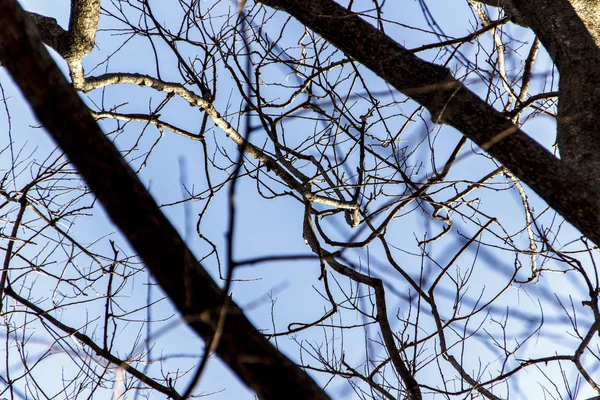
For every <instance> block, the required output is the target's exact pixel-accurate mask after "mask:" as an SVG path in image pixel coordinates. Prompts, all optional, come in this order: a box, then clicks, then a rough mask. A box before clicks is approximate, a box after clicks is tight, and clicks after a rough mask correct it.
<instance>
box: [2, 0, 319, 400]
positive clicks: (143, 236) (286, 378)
mask: <svg viewBox="0 0 600 400" xmlns="http://www.w3.org/2000/svg"><path fill="white" fill-rule="evenodd" d="M0 26H2V34H0V61H1V62H2V65H4V66H6V67H7V68H8V70H9V72H10V73H11V75H12V77H13V79H14V80H15V81H16V82H17V84H18V85H19V87H20V88H21V90H22V92H23V93H24V95H25V97H26V98H27V99H28V101H29V103H30V105H31V106H32V108H33V109H34V111H35V113H36V115H37V117H38V119H39V120H40V122H41V123H42V124H43V125H44V126H45V127H46V128H47V130H48V131H49V132H50V133H51V134H52V136H53V138H54V139H55V140H56V142H57V143H58V145H59V146H60V147H61V148H62V149H63V151H64V152H65V153H66V154H67V156H68V157H69V159H70V160H71V162H72V163H73V164H74V165H75V166H76V167H77V169H78V170H79V172H80V173H81V175H82V176H83V177H84V179H85V180H86V182H87V184H88V185H89V187H90V189H92V191H93V192H94V193H95V194H96V195H97V196H98V199H99V200H100V201H101V202H102V204H103V205H104V207H105V209H106V211H107V213H108V214H109V215H110V217H111V218H112V220H113V221H114V222H115V224H116V225H117V226H118V227H119V228H120V229H121V231H122V232H123V234H124V235H125V236H126V237H127V239H128V240H129V242H130V243H131V245H132V246H133V248H134V249H135V250H136V251H137V252H138V254H139V255H140V257H141V258H142V259H143V260H144V262H145V264H146V266H147V267H148V269H149V270H150V271H151V272H152V274H153V276H154V278H155V279H156V280H157V282H158V283H159V284H160V285H161V287H162V289H163V290H164V291H165V293H167V295H168V296H169V297H170V298H171V300H172V301H173V303H174V304H175V306H176V307H177V308H178V309H179V311H180V312H181V313H182V315H183V317H184V318H185V319H186V321H187V322H188V324H189V325H190V327H192V329H194V330H195V331H196V332H197V333H198V334H199V335H200V336H201V337H203V338H205V339H209V338H211V337H212V336H213V335H214V333H215V328H216V326H217V320H218V316H219V312H220V307H221V305H222V304H223V302H222V300H223V298H224V294H223V293H222V291H221V290H220V289H219V287H218V286H217V285H216V283H215V282H214V281H213V280H212V278H211V277H210V275H209V274H208V273H207V272H206V270H205V269H204V268H203V267H202V265H200V264H199V263H198V262H197V260H196V259H195V257H194V256H193V254H192V253H191V252H190V250H189V248H188V247H187V246H186V245H185V243H184V242H183V241H182V239H181V237H180V236H179V234H178V233H177V231H176V230H175V229H174V228H173V226H172V225H171V224H170V223H169V221H168V220H167V219H166V217H165V216H164V215H163V214H162V213H161V211H160V210H159V208H158V206H157V205H156V203H155V202H154V200H153V199H152V197H151V195H150V194H149V193H148V191H147V190H146V188H145V187H144V186H143V185H142V183H141V182H140V181H139V179H138V178H137V176H136V175H135V174H134V173H133V171H132V170H131V168H129V166H128V165H127V164H126V162H125V161H124V160H123V158H122V157H121V155H120V154H119V152H118V151H117V149H116V148H115V147H114V145H113V144H112V143H111V142H110V141H109V140H108V139H107V138H106V136H105V135H104V134H103V133H102V131H101V130H100V128H99V127H98V125H97V124H96V122H95V121H94V119H93V117H92V116H91V115H90V113H89V111H88V110H87V108H86V107H85V105H84V104H83V102H82V101H81V99H80V98H79V96H78V95H77V94H76V93H75V92H74V91H73V89H72V88H71V86H70V85H69V83H68V82H67V80H66V79H65V78H64V77H63V75H62V74H61V72H60V70H59V69H58V67H57V66H56V65H55V64H54V62H53V60H52V59H51V58H50V55H49V54H48V52H47V51H46V49H45V48H44V46H43V45H42V43H41V41H40V39H39V37H38V35H37V33H36V31H35V28H33V27H32V26H31V25H28V24H27V23H26V16H25V14H24V12H23V10H22V9H21V8H20V6H19V5H18V3H17V2H16V1H15V0H0ZM228 311H229V314H228V317H227V319H226V323H225V326H224V328H223V331H222V338H221V341H220V345H219V347H218V348H217V353H218V355H219V356H220V358H221V359H222V360H223V361H224V362H225V363H226V364H227V365H229V367H230V368H231V369H232V370H233V371H234V372H235V373H236V374H237V375H238V377H239V378H240V379H241V380H242V381H243V382H245V383H246V384H247V385H248V386H250V387H251V388H252V389H253V390H255V391H256V392H257V394H258V396H259V397H260V398H262V399H284V398H285V399H327V398H328V396H327V395H326V394H325V393H324V392H323V390H322V389H321V388H320V387H319V386H317V385H316V384H315V382H314V381H313V380H312V379H311V378H310V377H309V376H308V375H307V374H306V372H304V371H303V370H302V369H301V368H299V367H298V366H297V365H295V364H294V363H293V362H291V361H290V360H289V359H287V358H286V357H285V356H284V355H283V354H281V353H280V352H279V351H278V350H277V349H276V348H275V347H274V346H272V345H271V343H270V342H268V341H267V340H266V339H265V338H264V336H263V335H262V334H261V333H260V332H258V331H257V330H256V328H254V326H252V324H251V323H250V322H249V321H248V319H247V318H246V317H245V315H244V313H243V311H242V310H241V309H240V308H239V307H238V306H237V305H235V303H233V302H232V301H230V302H229V309H228Z"/></svg>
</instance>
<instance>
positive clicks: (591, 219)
mask: <svg viewBox="0 0 600 400" xmlns="http://www.w3.org/2000/svg"><path fill="white" fill-rule="evenodd" d="M259 1H260V2H261V3H263V4H265V5H268V6H271V7H274V8H277V9H281V10H284V11H286V12H287V13H289V14H291V15H292V16H294V17H295V18H296V19H298V20H299V21H300V22H301V23H303V24H304V25H306V26H307V27H309V28H310V29H312V30H314V31H315V32H317V33H319V34H320V35H321V36H323V37H324V38H325V39H327V40H328V41H330V42H331V43H332V44H334V45H335V46H337V47H338V48H339V49H341V50H342V51H343V52H344V53H345V54H346V55H348V56H350V57H352V58H354V59H356V60H358V61H359V62H361V63H362V64H363V65H365V66H366V67H368V68H369V69H371V70H372V71H373V72H375V73H376V74H377V75H379V76H380V77H381V78H382V79H384V80H385V81H386V82H388V83H389V84H390V85H392V86H394V87H395V88H396V89H398V90H399V91H401V92H402V93H404V94H405V95H407V96H409V97H411V98H412V99H414V100H415V101H417V102H419V103H420V104H422V105H423V106H425V107H427V109H428V110H429V112H430V113H431V115H432V118H433V120H434V121H435V122H438V123H445V124H448V125H451V126H453V127H454V128H456V129H458V130H459V131H460V132H462V133H463V134H464V135H465V136H467V137H468V138H469V139H471V140H472V141H474V142H475V143H477V144H478V145H479V146H480V147H482V148H483V149H484V150H486V151H488V152H489V153H490V154H491V155H492V156H493V157H494V158H496V159H497V160H498V161H500V162H501V163H502V164H504V166H506V167H507V168H508V169H509V170H510V171H511V172H512V173H513V174H515V175H516V176H517V177H518V178H519V179H521V180H522V181H523V182H525V183H526V184H527V185H528V186H529V187H530V188H532V189H533V190H534V191H535V192H536V193H537V194H538V195H540V196H541V197H542V198H543V199H544V200H545V201H546V202H547V203H548V204H549V205H550V206H551V207H552V208H554V209H555V210H556V211H557V212H559V213H560V214H561V215H562V216H563V217H564V218H565V219H566V220H567V221H569V222H570V223H571V224H573V225H574V226H575V227H576V228H577V229H579V230H580V231H581V232H582V233H583V234H584V235H586V236H587V237H589V238H590V239H591V240H593V241H594V242H595V243H600V212H599V211H600V207H599V199H600V192H599V191H598V190H597V189H596V188H595V187H593V186H591V185H587V184H586V182H584V180H583V179H581V177H580V175H579V173H578V172H577V171H575V170H574V169H571V168H570V167H568V166H567V165H565V163H562V162H561V161H560V160H558V159H557V158H556V157H554V156H553V155H552V154H551V153H550V152H548V151H547V150H546V149H544V148H543V147H542V146H541V145H539V144H538V143H537V142H535V141H534V140H533V139H531V138H530V137H529V136H527V135H526V134H525V133H524V132H522V131H521V130H520V129H519V128H518V127H517V126H515V125H514V124H513V123H512V122H511V121H509V120H508V119H506V118H505V117H504V116H503V115H502V114H501V113H499V112H498V111H496V110H494V108H492V107H491V106H490V105H488V104H486V103H485V102H484V101H483V100H481V99H480V98H479V97H478V96H477V95H476V94H475V93H473V92H471V91H470V90H468V89H467V88H466V87H465V86H464V85H463V84H462V83H460V82H458V81H457V80H456V79H454V78H453V77H452V75H451V74H450V72H449V71H448V70H447V69H446V68H444V67H441V66H438V65H435V64H433V63H429V62H426V61H423V60H421V59H419V58H418V57H416V56H415V55H413V54H412V53H411V52H409V51H407V50H406V49H405V48H404V47H402V46H401V45H400V44H398V43H397V42H395V41H394V40H393V39H392V38H390V37H389V36H387V35H386V34H385V33H383V32H381V31H379V30H378V29H377V28H375V27H374V26H373V25H371V24H369V23H368V22H366V21H364V20H363V19H362V18H360V16H358V15H357V14H354V13H352V12H350V11H348V10H347V9H345V8H344V7H342V6H340V5H339V4H337V3H335V2H334V1H332V0H313V1H310V2H307V1H303V0H259Z"/></svg>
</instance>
